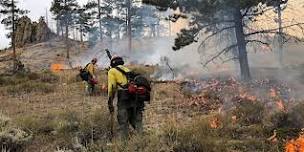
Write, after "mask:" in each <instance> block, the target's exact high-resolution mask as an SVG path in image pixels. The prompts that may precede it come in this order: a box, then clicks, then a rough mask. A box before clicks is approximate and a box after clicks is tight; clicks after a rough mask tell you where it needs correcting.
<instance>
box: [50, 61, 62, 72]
mask: <svg viewBox="0 0 304 152" xmlns="http://www.w3.org/2000/svg"><path fill="white" fill-rule="evenodd" d="M63 67H64V65H63V64H57V63H55V64H52V65H51V71H52V72H55V73H57V72H60V71H62V70H63Z"/></svg>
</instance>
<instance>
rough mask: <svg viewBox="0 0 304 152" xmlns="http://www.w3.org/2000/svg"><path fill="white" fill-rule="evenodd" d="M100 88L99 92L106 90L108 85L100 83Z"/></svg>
mask: <svg viewBox="0 0 304 152" xmlns="http://www.w3.org/2000/svg"><path fill="white" fill-rule="evenodd" d="M100 90H101V92H108V86H107V85H105V84H102V85H101V86H100Z"/></svg>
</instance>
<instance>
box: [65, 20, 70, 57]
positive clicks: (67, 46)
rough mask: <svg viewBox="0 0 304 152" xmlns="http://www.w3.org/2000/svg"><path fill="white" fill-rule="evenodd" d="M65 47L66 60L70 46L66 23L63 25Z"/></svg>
mask: <svg viewBox="0 0 304 152" xmlns="http://www.w3.org/2000/svg"><path fill="white" fill-rule="evenodd" d="M65 45H66V51H67V56H66V58H67V59H70V45H69V26H68V24H67V23H66V25H65Z"/></svg>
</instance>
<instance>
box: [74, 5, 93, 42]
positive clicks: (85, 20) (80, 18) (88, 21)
mask: <svg viewBox="0 0 304 152" xmlns="http://www.w3.org/2000/svg"><path fill="white" fill-rule="evenodd" d="M94 7H95V5H94V4H92V3H87V4H86V5H84V6H82V7H80V8H78V10H77V17H76V23H75V26H77V29H78V30H79V32H80V41H81V42H83V37H84V36H86V34H87V33H88V32H90V31H91V29H92V28H93V25H94V17H93V16H94V15H96V14H97V12H96V11H95V10H92V8H94Z"/></svg>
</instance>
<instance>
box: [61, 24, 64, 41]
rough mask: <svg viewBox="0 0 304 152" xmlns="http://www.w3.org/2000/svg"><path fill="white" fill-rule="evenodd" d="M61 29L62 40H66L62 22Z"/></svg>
mask: <svg viewBox="0 0 304 152" xmlns="http://www.w3.org/2000/svg"><path fill="white" fill-rule="evenodd" d="M60 30H61V39H62V40H64V37H65V36H64V31H63V25H62V23H61V25H60Z"/></svg>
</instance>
